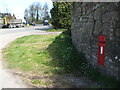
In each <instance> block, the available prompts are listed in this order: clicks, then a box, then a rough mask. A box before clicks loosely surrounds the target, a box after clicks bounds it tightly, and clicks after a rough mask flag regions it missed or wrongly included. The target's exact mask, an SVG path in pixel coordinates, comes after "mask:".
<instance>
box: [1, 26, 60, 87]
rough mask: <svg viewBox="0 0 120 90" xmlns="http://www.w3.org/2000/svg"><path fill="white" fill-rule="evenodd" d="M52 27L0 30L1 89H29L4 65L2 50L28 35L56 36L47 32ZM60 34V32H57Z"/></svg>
mask: <svg viewBox="0 0 120 90" xmlns="http://www.w3.org/2000/svg"><path fill="white" fill-rule="evenodd" d="M50 28H51V27H50V26H42V25H40V26H34V27H33V26H31V27H25V28H14V29H0V76H2V77H0V88H29V87H30V86H28V85H26V84H25V83H24V82H23V81H22V80H21V79H20V78H19V77H17V76H15V75H13V74H12V73H11V72H10V70H9V69H6V68H4V67H3V65H2V54H1V51H2V49H3V48H4V47H5V46H6V45H7V44H8V43H10V42H11V41H13V40H15V39H16V38H19V37H23V36H26V35H39V34H54V33H53V32H49V33H48V32H46V30H48V29H50ZM56 33H60V32H56Z"/></svg>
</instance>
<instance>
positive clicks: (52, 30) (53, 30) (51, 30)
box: [47, 29, 67, 32]
mask: <svg viewBox="0 0 120 90" xmlns="http://www.w3.org/2000/svg"><path fill="white" fill-rule="evenodd" d="M66 30H67V29H50V30H48V31H47V32H55V31H66Z"/></svg>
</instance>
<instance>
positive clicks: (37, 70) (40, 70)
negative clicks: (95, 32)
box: [4, 32, 118, 87]
mask: <svg viewBox="0 0 120 90" xmlns="http://www.w3.org/2000/svg"><path fill="white" fill-rule="evenodd" d="M4 54H5V58H6V60H7V61H8V62H9V65H8V67H9V68H20V69H21V70H23V71H25V72H31V71H32V72H33V73H32V74H33V75H34V77H33V76H32V79H31V82H32V83H33V84H40V85H43V86H51V85H53V83H54V84H55V83H56V82H57V81H54V80H53V79H51V80H48V79H47V77H50V78H51V77H52V76H54V75H55V74H60V75H61V74H64V73H73V72H77V73H78V75H85V76H89V77H90V78H91V79H92V80H94V81H98V82H100V83H103V84H104V87H117V85H118V82H117V80H115V79H114V78H112V77H107V76H103V75H101V73H100V72H99V71H98V70H97V69H93V68H92V67H91V65H90V64H88V63H87V62H86V60H85V57H84V55H83V54H81V53H78V52H77V50H76V49H75V48H74V46H73V45H72V41H71V37H69V35H68V34H67V33H66V32H63V33H62V34H60V35H31V36H25V37H22V38H18V39H17V40H15V41H13V42H12V43H10V45H9V47H7V48H6V49H4ZM75 74H76V73H75ZM38 75H39V76H38ZM30 78H31V77H30ZM41 78H42V79H41ZM43 79H44V80H43ZM65 86H67V87H69V86H68V85H67V84H66V85H65ZM63 87H64V85H63Z"/></svg>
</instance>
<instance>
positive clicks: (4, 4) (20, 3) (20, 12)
mask: <svg viewBox="0 0 120 90" xmlns="http://www.w3.org/2000/svg"><path fill="white" fill-rule="evenodd" d="M34 2H41V3H42V4H44V3H45V2H47V4H48V6H49V9H51V8H52V7H53V5H52V1H51V0H0V12H1V13H2V12H9V13H11V14H13V13H14V14H15V16H16V17H17V18H19V19H23V18H24V10H25V9H26V8H28V7H29V5H31V4H32V3H34Z"/></svg>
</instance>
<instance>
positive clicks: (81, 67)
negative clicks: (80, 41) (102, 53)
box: [47, 32, 118, 88]
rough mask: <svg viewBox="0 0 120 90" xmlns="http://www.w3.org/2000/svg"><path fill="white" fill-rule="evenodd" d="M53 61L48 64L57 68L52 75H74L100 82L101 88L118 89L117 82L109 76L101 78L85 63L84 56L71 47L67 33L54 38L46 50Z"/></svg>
mask: <svg viewBox="0 0 120 90" xmlns="http://www.w3.org/2000/svg"><path fill="white" fill-rule="evenodd" d="M47 49H48V52H49V54H50V56H51V57H52V58H53V60H52V61H51V62H50V63H49V64H51V65H54V66H55V67H59V68H60V69H59V70H56V71H55V72H54V73H74V72H75V74H76V72H77V74H78V75H84V76H88V77H90V79H92V80H94V81H97V82H100V83H102V84H103V87H114V88H116V87H118V81H117V80H116V79H114V78H112V77H110V76H103V75H102V74H101V73H100V72H99V70H98V69H94V68H92V66H91V65H90V64H88V63H87V61H86V59H85V57H84V55H83V54H82V53H78V52H77V50H76V49H75V48H74V46H73V45H72V40H71V37H70V36H69V35H68V34H67V32H63V33H62V34H61V35H60V36H58V37H56V39H55V41H53V43H52V44H50V45H49V47H48V48H47Z"/></svg>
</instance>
